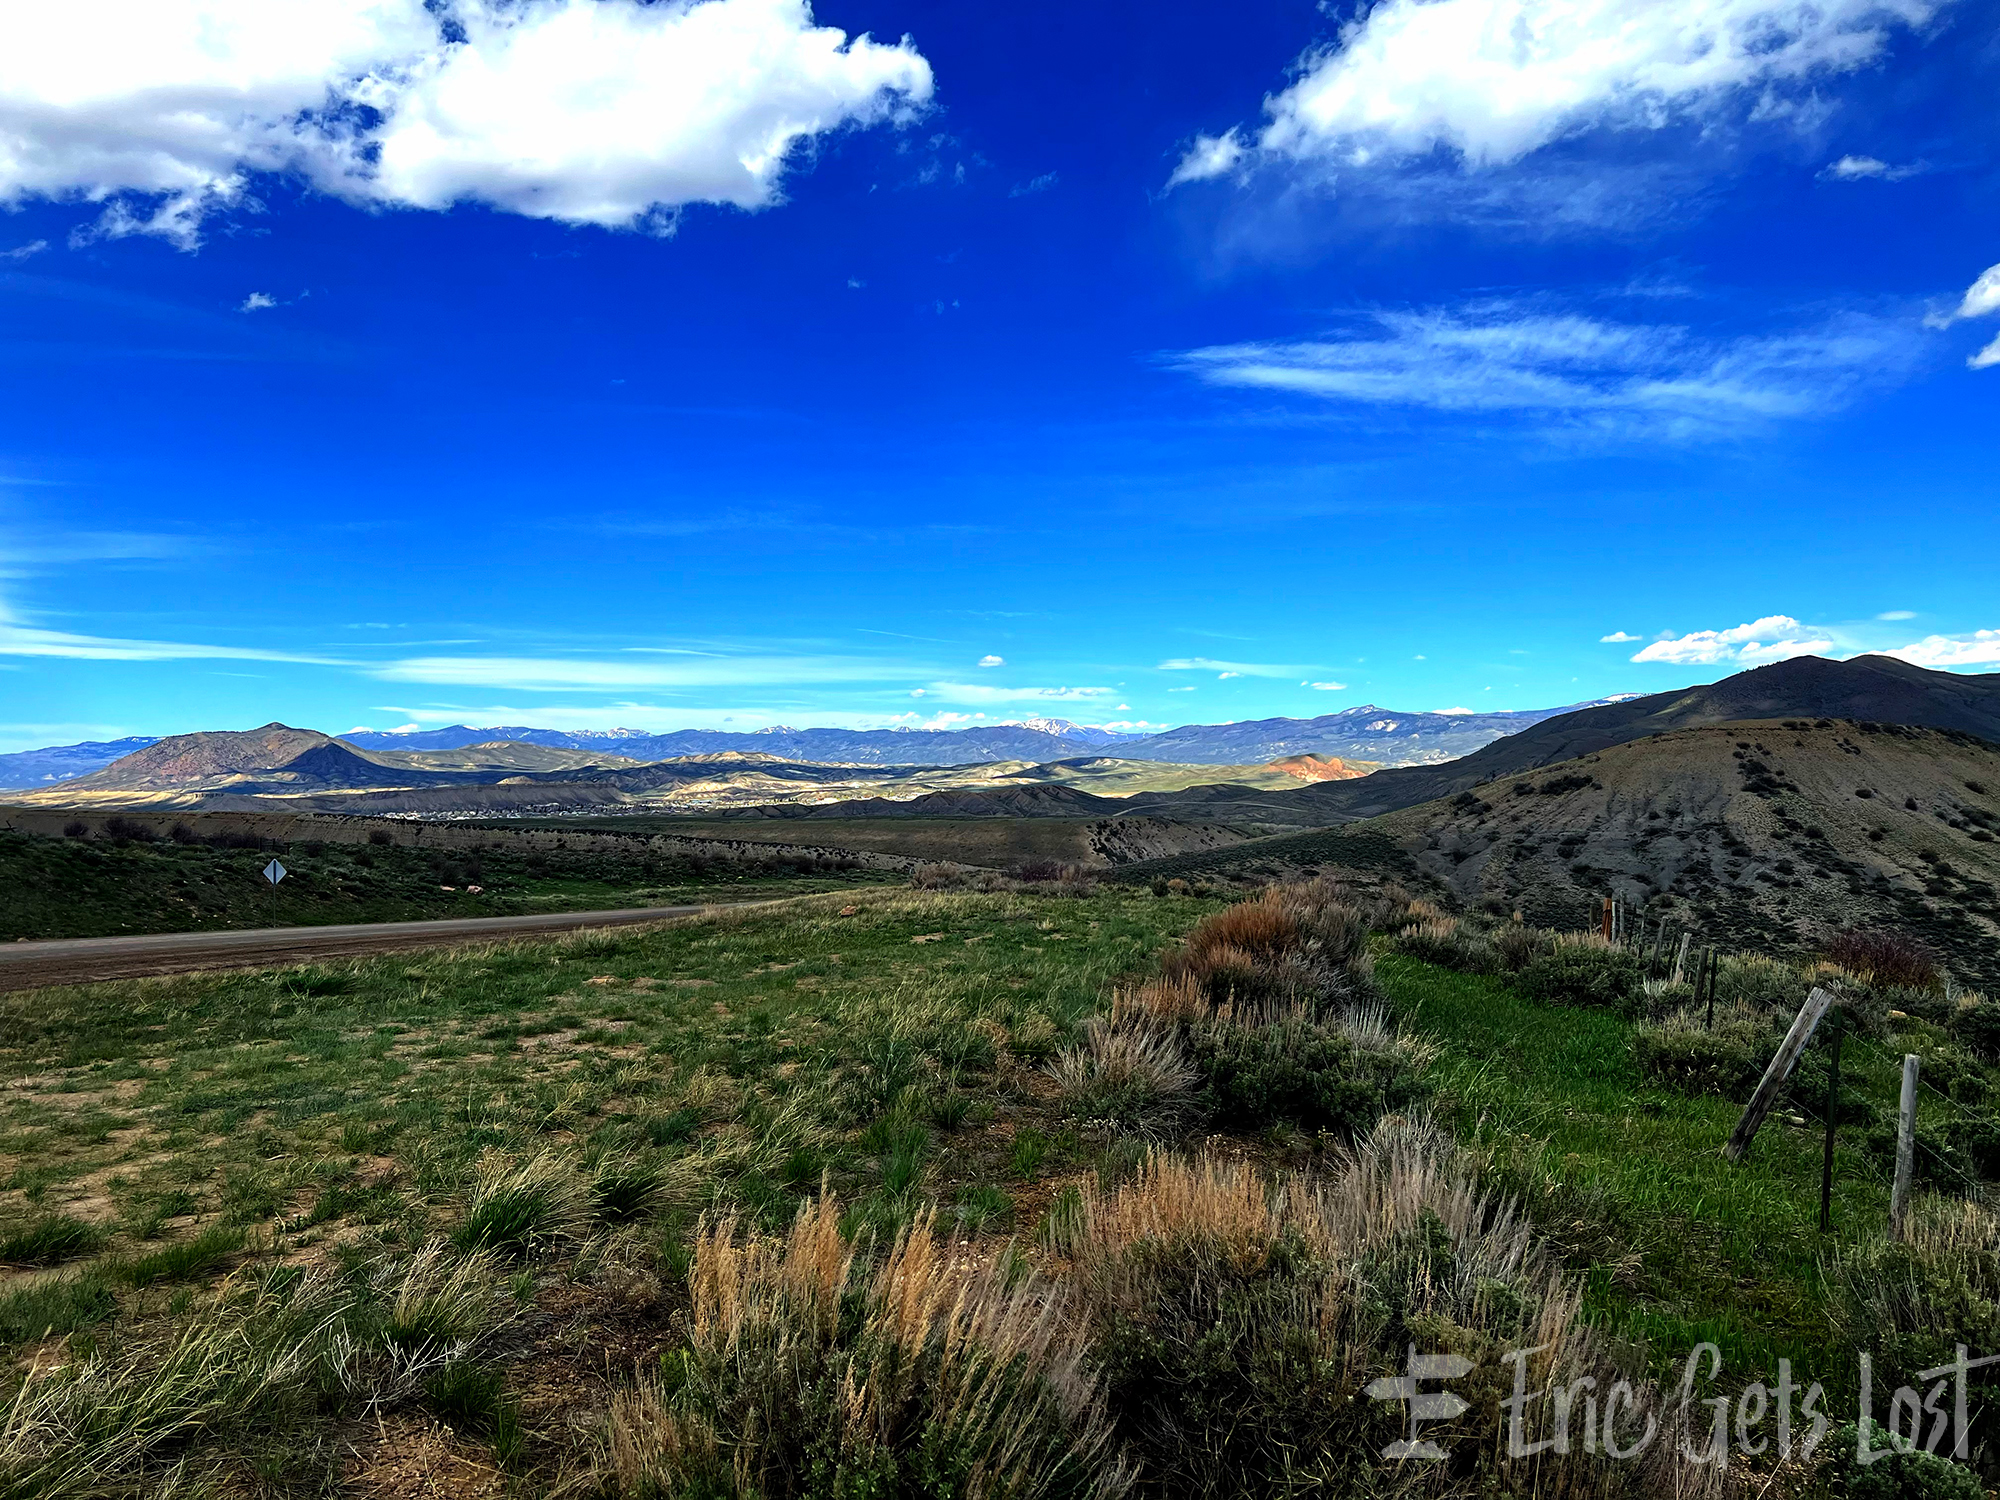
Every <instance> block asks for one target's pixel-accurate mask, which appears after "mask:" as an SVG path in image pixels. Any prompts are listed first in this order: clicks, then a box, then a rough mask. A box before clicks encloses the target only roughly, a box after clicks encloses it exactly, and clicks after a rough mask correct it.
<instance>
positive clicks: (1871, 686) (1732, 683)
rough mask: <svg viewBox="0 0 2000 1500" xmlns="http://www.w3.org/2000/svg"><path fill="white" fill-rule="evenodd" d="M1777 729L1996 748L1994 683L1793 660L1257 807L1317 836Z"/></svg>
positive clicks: (1874, 662)
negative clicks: (1561, 774)
mask: <svg viewBox="0 0 2000 1500" xmlns="http://www.w3.org/2000/svg"><path fill="white" fill-rule="evenodd" d="M1781 718H1800V719H1809V720H1818V719H1822V718H1824V719H1829V720H1831V719H1836V718H1838V719H1849V720H1854V721H1859V722H1871V723H1883V724H1906V725H1912V726H1916V727H1920V728H1929V729H1947V730H1954V731H1958V732H1960V733H1965V734H1973V735H1977V736H1979V737H1980V738H1981V739H1985V740H1991V741H1994V742H1995V743H2000V673H1989V674H1986V675H1984V676H1964V675H1960V674H1957V673H1953V672H1932V671H1928V670H1926V669H1925V668H1923V667H1913V666H1911V665H1910V664H1909V663H1908V662H1903V661H1898V660H1896V659H1895V658H1893V657H1887V656H1858V657H1855V658H1853V659H1852V660H1849V661H1830V660H1828V659H1826V658H1825V657H1818V656H1805V657H1798V658H1796V659H1794V660H1792V661H1785V662H1778V663H1775V664H1774V665H1772V666H1768V667H1758V668H1755V669H1754V670H1752V671H1748V672H1739V673H1737V674H1736V675H1735V676H1733V677H1725V678H1723V679H1722V680H1721V681H1720V682H1715V683H1710V684H1707V685H1705V686H1702V687H1692V688H1682V689H1677V690H1676V691H1673V692H1668V693H1651V694H1648V695H1647V696H1645V697H1643V698H1629V699H1622V700H1620V701H1618V702H1615V703H1606V704H1601V705H1598V706H1596V707H1592V708H1584V709H1579V710H1577V711H1575V712H1573V713H1565V714H1558V715H1556V716H1555V717H1552V718H1547V719H1543V720H1541V721H1539V722H1538V723H1535V724H1533V725H1531V726H1529V727H1528V728H1525V729H1523V730H1522V731H1521V732H1520V733H1518V734H1512V735H1509V736H1507V737H1506V738H1505V739H1502V740H1496V741H1494V742H1493V743H1492V744H1490V745H1488V746H1486V747H1485V748H1484V749H1482V750H1477V751H1474V752H1473V753H1472V754H1470V755H1467V756H1465V757H1464V758H1463V759H1461V760H1455V761H1451V762H1449V763H1447V764H1444V765H1438V766H1408V767H1391V768H1389V769H1387V770H1382V771H1378V772H1376V773H1375V774H1374V775H1373V776H1370V777H1367V778H1366V779H1364V780H1360V781H1343V782H1332V783H1328V784H1325V785H1321V786H1312V787H1306V788H1303V789H1301V790H1299V791H1295V792H1285V793H1279V794H1276V795H1275V796H1264V797H1259V798H1257V799H1255V800H1256V802H1257V804H1258V805H1260V806H1262V807H1263V808H1264V813H1265V816H1267V817H1268V818H1270V819H1272V820H1273V821H1279V822H1291V823H1296V824H1298V825H1300V826H1302V827H1310V826H1324V825H1326V824H1330V823H1337V822H1342V821H1345V820H1348V819H1353V818H1369V817H1375V816H1377V815H1379V814H1381V813H1385V812H1393V811H1395V810H1396V809H1397V808H1401V807H1414V806H1416V805H1417V804H1418V803H1422V802H1429V801H1431V800H1432V799H1434V798H1438V797H1449V796H1454V795H1456V794H1457V793H1459V792H1462V791H1467V790H1470V789H1472V788H1475V787H1478V786H1481V785H1484V784H1485V783H1486V782H1489V781H1493V780H1496V779H1498V778H1500V777H1503V776H1512V775H1516V774H1518V773H1519V772H1522V771H1531V770H1535V769H1538V768H1540V767H1543V766H1553V765H1556V764H1559V763H1560V762H1562V761H1566V760H1573V759H1575V758H1576V757H1577V756H1579V755H1589V754H1592V753H1595V752H1597V751H1601V750H1605V749H1608V748H1610V747H1611V746H1613V745H1621V744H1626V743H1629V742H1631V741H1633V740H1639V739H1644V738H1646V737H1647V736H1649V735H1656V734H1662V733H1665V732H1667V731H1669V730H1675V729H1685V728H1693V727H1697V726H1700V725H1705V724H1727V723H1732V722H1735V721H1737V720H1748V719H1781ZM1150 800H1151V801H1152V803H1153V805H1152V806H1151V808H1150V810H1151V811H1153V812H1156V813H1159V814H1160V815H1162V816H1174V815H1175V813H1174V812H1172V811H1169V801H1170V799H1168V798H1164V797H1162V798H1155V799H1150ZM1221 800H1229V801H1232V802H1240V801H1242V800H1243V799H1242V798H1241V797H1240V796H1239V795H1234V794H1231V793H1229V792H1227V791H1219V792H1217V793H1214V794H1212V795H1210V796H1208V797H1206V798H1195V799H1191V798H1189V797H1187V796H1185V795H1183V796H1182V797H1181V798H1180V799H1179V801H1178V803H1177V804H1175V805H1177V806H1179V807H1180V808H1182V809H1183V810H1184V811H1185V812H1187V813H1189V814H1198V815H1200V816H1205V817H1212V816H1215V815H1216V812H1215V809H1214V807H1213V806H1212V805H1209V804H1213V803H1215V802H1217V801H1221Z"/></svg>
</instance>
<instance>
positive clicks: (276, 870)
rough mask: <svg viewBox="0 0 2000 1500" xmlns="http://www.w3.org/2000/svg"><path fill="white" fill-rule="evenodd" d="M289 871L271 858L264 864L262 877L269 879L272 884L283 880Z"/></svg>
mask: <svg viewBox="0 0 2000 1500" xmlns="http://www.w3.org/2000/svg"><path fill="white" fill-rule="evenodd" d="M290 873H291V872H290V871H289V870H287V869H286V868H285V867H284V866H283V865H281V864H279V863H278V862H277V861H276V860H275V859H274V860H272V861H271V862H270V863H269V864H268V865H266V866H264V878H265V879H266V880H268V881H270V882H271V884H272V885H276V884H277V883H278V882H279V881H281V880H283V879H284V878H285V877H286V876H287V875H289V874H290Z"/></svg>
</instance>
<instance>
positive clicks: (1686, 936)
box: [1668, 932, 1694, 984]
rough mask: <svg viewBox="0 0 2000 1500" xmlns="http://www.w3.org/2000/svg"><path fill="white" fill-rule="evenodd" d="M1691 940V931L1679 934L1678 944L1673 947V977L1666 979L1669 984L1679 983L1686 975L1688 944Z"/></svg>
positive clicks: (1692, 939)
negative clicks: (1676, 946)
mask: <svg viewBox="0 0 2000 1500" xmlns="http://www.w3.org/2000/svg"><path fill="white" fill-rule="evenodd" d="M1693 941H1694V934H1693V933H1692V932H1684V933H1682V934H1681V942H1680V946H1679V947H1678V948H1676V949H1674V977H1673V978H1672V979H1670V980H1669V981H1668V983H1669V984H1679V983H1680V982H1681V980H1682V979H1684V978H1685V977H1686V976H1687V963H1688V944H1689V943H1691V942H1693Z"/></svg>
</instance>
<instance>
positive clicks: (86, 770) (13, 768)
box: [0, 734, 160, 791]
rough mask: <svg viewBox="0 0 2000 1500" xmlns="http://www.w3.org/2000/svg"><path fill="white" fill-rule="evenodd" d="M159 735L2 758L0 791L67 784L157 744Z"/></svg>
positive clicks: (104, 741) (140, 735) (0, 758)
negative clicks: (54, 782) (58, 782)
mask: <svg viewBox="0 0 2000 1500" xmlns="http://www.w3.org/2000/svg"><path fill="white" fill-rule="evenodd" d="M159 742H160V737H159V736H158V735H157V734H135V735H133V736H132V737H131V738H130V739H123V740H86V741H84V742H83V743H82V744H80V745H51V746H50V747H49V748H48V749H46V750H22V751H19V752H17V753H15V754H13V755H0V788H5V789H7V790H9V791H25V790H27V789H29V788H31V787H38V786H46V785H47V784H48V783H49V782H51V781H68V780H70V779H71V778H72V777H75V776H88V775H89V774H90V773H91V772H92V771H101V770H103V769H104V768H105V767H106V766H108V765H110V764H111V762H113V761H114V760H117V759H118V758H119V757H120V756H123V755H130V754H131V753H132V752H133V751H134V750H143V749H145V748H146V747H147V746H148V745H157V744H159Z"/></svg>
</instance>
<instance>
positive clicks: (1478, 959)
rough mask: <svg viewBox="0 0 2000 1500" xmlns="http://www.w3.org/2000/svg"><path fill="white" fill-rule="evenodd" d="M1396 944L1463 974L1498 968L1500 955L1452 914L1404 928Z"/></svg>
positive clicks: (1426, 959)
mask: <svg viewBox="0 0 2000 1500" xmlns="http://www.w3.org/2000/svg"><path fill="white" fill-rule="evenodd" d="M1396 947H1397V949H1398V950H1399V951H1401V952H1404V953H1407V954H1409V955H1410V957H1412V958H1419V959H1422V960H1423V961H1424V962H1425V963H1432V964H1441V965H1443V966H1444V967H1445V968H1447V969H1457V970H1459V971H1460V972H1462V973H1466V974H1493V973H1497V972H1499V969H1500V957H1499V955H1498V954H1496V953H1495V952H1494V951H1493V945H1492V944H1491V943H1489V942H1488V941H1487V940H1486V939H1485V938H1483V937H1481V936H1479V935H1478V934H1477V933H1475V932H1472V931H1470V930H1469V929H1468V928H1467V927H1466V926H1465V924H1464V923H1463V922H1459V921H1457V920H1455V919H1453V918H1451V917H1437V918H1433V919H1432V920H1430V921H1428V922H1421V923H1419V924H1417V925H1416V926H1414V927H1408V928H1405V929H1404V930H1403V932H1402V933H1401V934H1400V935H1398V937H1397V938H1396Z"/></svg>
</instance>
